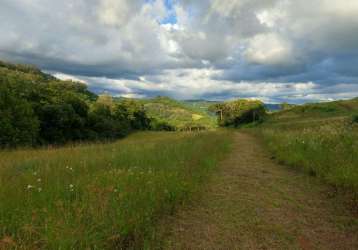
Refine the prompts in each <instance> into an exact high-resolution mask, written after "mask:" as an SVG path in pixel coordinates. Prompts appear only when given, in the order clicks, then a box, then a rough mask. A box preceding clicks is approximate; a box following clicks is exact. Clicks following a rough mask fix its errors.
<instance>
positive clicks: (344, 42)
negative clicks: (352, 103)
mask: <svg viewBox="0 0 358 250" xmlns="http://www.w3.org/2000/svg"><path fill="white" fill-rule="evenodd" d="M0 34H1V35H0V60H5V61H10V62H17V63H28V64H34V65H36V66H38V67H40V68H41V69H42V70H44V71H46V72H48V73H50V74H53V75H54V76H56V77H57V78H60V79H73V80H77V81H82V82H84V83H86V84H87V85H88V86H89V88H90V89H91V90H92V91H95V92H96V93H102V92H106V93H111V94H113V95H114V96H124V97H135V98H146V97H154V96H158V95H162V96H170V97H173V98H177V99H207V100H227V99H233V98H250V99H261V100H262V101H264V102H267V103H279V102H284V101H286V102H290V103H305V102H317V101H330V100H335V99H348V98H353V97H357V96H358V1H357V0H310V1H307V0H200V1H199V0H76V1H69V0H65V1H57V0H0Z"/></svg>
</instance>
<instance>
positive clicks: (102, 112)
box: [0, 62, 155, 147]
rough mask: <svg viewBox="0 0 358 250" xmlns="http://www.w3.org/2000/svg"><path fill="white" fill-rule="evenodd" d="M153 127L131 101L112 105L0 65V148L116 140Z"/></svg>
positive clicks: (73, 85) (26, 69)
mask: <svg viewBox="0 0 358 250" xmlns="http://www.w3.org/2000/svg"><path fill="white" fill-rule="evenodd" d="M153 124H155V121H154V120H152V119H150V118H148V116H147V114H146V113H145V111H144V108H143V105H141V104H140V103H138V102H136V101H134V100H120V101H117V100H116V101H114V100H113V99H112V97H110V96H108V95H100V96H97V95H96V94H94V93H92V92H90V91H89V90H88V89H87V86H86V85H85V84H83V83H79V82H73V81H61V80H58V79H56V78H54V77H52V76H51V75H48V74H45V73H43V72H41V71H40V70H38V69H37V68H35V67H32V66H27V65H14V64H9V63H4V62H0V147H16V146H36V145H46V144H63V143H67V142H73V141H88V140H109V139H116V138H120V137H123V136H125V135H127V134H128V133H130V132H131V131H133V130H147V129H153V126H152V125H153Z"/></svg>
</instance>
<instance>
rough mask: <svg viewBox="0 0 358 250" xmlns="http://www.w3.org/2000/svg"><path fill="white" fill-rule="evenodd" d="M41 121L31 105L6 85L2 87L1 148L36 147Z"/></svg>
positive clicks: (0, 89) (0, 88) (0, 96)
mask: <svg viewBox="0 0 358 250" xmlns="http://www.w3.org/2000/svg"><path fill="white" fill-rule="evenodd" d="M38 131H39V121H38V119H37V117H36V116H35V115H34V112H33V109H32V107H31V105H30V104H29V103H28V102H26V101H24V100H22V99H19V98H16V96H15V95H14V94H13V93H12V92H11V91H10V89H9V86H8V85H7V84H6V83H2V84H1V85H0V146H1V147H14V146H25V145H30V146H32V145H34V144H35V143H36V140H37V135H38Z"/></svg>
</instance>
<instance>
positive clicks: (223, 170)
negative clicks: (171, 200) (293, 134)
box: [163, 132, 358, 250]
mask: <svg viewBox="0 0 358 250" xmlns="http://www.w3.org/2000/svg"><path fill="white" fill-rule="evenodd" d="M233 136H234V137H235V138H234V140H235V142H234V150H233V151H232V153H231V154H230V155H229V156H228V158H227V159H226V160H225V161H223V162H222V163H221V164H220V166H219V168H218V170H217V171H216V172H215V174H214V175H213V176H212V178H211V179H209V180H208V182H207V183H206V184H205V185H204V188H203V191H202V192H201V193H200V195H199V196H198V197H197V199H195V200H194V201H193V202H192V203H190V204H188V205H186V206H185V207H184V208H182V209H180V210H179V211H178V212H177V213H176V214H175V215H174V216H172V217H170V218H167V219H166V220H165V227H164V228H165V233H164V236H163V237H164V239H165V240H164V243H163V244H164V247H163V248H164V249H188V250H190V249H304V250H308V249H325V250H326V249H327V250H328V249H335V250H336V249H339V250H341V249H358V219H357V218H356V217H355V216H353V215H352V213H350V211H348V210H347V209H346V208H345V207H344V206H343V205H342V203H341V202H340V201H339V200H337V197H334V196H332V195H330V193H331V188H330V187H328V186H327V185H325V184H323V183H321V182H320V181H319V180H318V178H315V177H311V176H307V175H306V174H304V173H301V172H300V171H297V170H294V169H290V168H289V167H286V166H283V165H280V164H278V163H276V162H275V161H274V160H272V159H271V158H270V155H268V153H267V152H266V151H265V149H264V147H263V146H262V145H261V143H260V142H259V141H258V140H257V139H256V138H255V137H253V136H251V135H248V134H246V133H242V132H233Z"/></svg>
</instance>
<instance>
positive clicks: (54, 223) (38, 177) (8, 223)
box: [0, 131, 231, 249]
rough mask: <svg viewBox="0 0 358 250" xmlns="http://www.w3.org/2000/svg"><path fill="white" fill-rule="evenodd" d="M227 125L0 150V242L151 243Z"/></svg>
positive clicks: (204, 171)
mask: <svg viewBox="0 0 358 250" xmlns="http://www.w3.org/2000/svg"><path fill="white" fill-rule="evenodd" d="M230 141H231V139H230V136H229V134H228V133H227V132H222V131H217V132H204V133H198V134H191V133H154V132H153V133H149V132H148V133H139V134H135V135H132V136H130V137H129V138H127V139H124V140H121V141H118V142H117V143H113V144H94V145H82V146H76V147H65V148H59V149H43V150H18V151H12V152H0V187H1V188H0V201H1V202H0V248H1V246H2V245H3V246H5V245H6V246H7V247H14V248H17V249H38V248H41V249H122V248H144V247H145V246H146V245H148V244H151V240H152V238H153V235H154V232H155V225H156V221H157V220H158V219H159V218H160V217H161V216H162V215H163V214H166V213H171V212H172V211H173V210H174V209H175V207H176V205H178V204H180V203H181V202H183V201H185V200H187V199H188V197H190V194H191V193H192V192H195V190H196V189H197V188H198V187H199V184H200V183H201V182H202V181H203V180H204V179H205V178H206V177H207V175H208V173H209V170H210V169H212V168H213V167H214V166H215V165H216V163H217V162H218V160H220V159H221V158H222V157H223V156H224V155H225V153H226V152H227V151H228V149H229V147H230Z"/></svg>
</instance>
